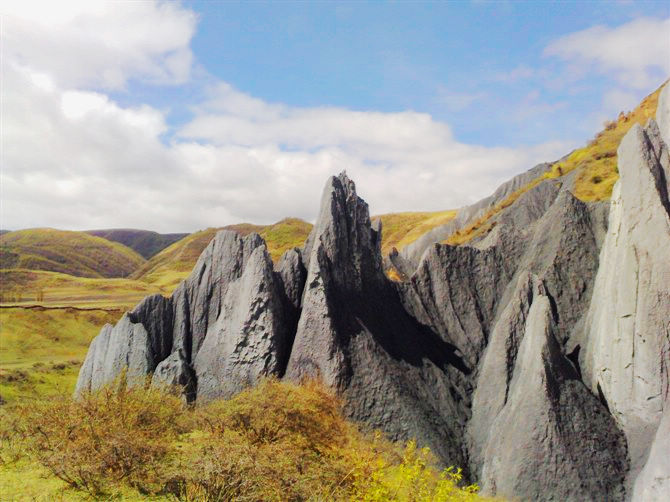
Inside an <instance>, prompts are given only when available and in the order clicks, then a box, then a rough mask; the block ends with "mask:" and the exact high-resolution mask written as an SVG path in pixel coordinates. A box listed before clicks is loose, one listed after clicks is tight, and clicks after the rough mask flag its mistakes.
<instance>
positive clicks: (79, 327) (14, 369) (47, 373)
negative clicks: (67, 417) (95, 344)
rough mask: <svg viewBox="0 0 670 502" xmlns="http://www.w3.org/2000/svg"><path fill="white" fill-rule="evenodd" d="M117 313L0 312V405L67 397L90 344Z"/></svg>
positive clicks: (29, 310)
mask: <svg viewBox="0 0 670 502" xmlns="http://www.w3.org/2000/svg"><path fill="white" fill-rule="evenodd" d="M121 314H122V312H121V311H104V310H78V309H76V308H66V309H50V308H39V309H27V308H21V307H14V308H2V309H0V401H1V402H4V403H9V404H11V403H15V402H26V400H34V399H38V398H46V397H49V396H53V395H59V394H64V393H65V394H71V393H72V391H73V390H74V385H75V383H76V380H77V374H78V373H79V366H80V365H81V363H82V361H83V360H84V357H85V356H86V352H87V351H88V346H89V344H90V343H91V340H92V339H93V337H95V336H96V335H97V334H98V332H99V331H100V328H102V326H104V325H105V324H107V323H115V322H116V321H117V320H118V319H119V318H120V317H121Z"/></svg>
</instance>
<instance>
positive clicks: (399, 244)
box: [372, 210, 458, 256]
mask: <svg viewBox="0 0 670 502" xmlns="http://www.w3.org/2000/svg"><path fill="white" fill-rule="evenodd" d="M457 212H458V211H456V210H447V211H436V212H408V213H391V214H382V215H379V216H373V217H372V220H376V219H381V221H382V255H383V256H386V255H388V254H389V253H390V252H391V251H392V250H393V248H396V249H398V250H400V249H402V248H404V247H405V246H407V245H408V244H411V243H412V242H414V241H415V240H417V239H418V238H419V237H421V236H422V235H423V234H425V233H426V232H428V231H430V230H432V229H433V228H435V227H437V226H439V225H444V224H445V223H449V222H450V221H451V220H453V219H454V218H455V217H456V213H457Z"/></svg>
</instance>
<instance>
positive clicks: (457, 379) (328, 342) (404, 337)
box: [286, 175, 469, 465]
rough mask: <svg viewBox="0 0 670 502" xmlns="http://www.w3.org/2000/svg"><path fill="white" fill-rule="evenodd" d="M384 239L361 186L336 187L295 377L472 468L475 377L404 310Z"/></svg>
mask: <svg viewBox="0 0 670 502" xmlns="http://www.w3.org/2000/svg"><path fill="white" fill-rule="evenodd" d="M380 237H381V228H380V227H379V226H377V227H376V228H373V227H372V225H371V223H370V218H369V213H368V207H367V204H365V202H363V200H362V199H360V198H359V197H358V196H357V195H356V191H355V186H354V184H353V182H352V181H351V180H349V179H348V178H347V177H346V176H345V175H340V176H339V177H333V178H331V179H330V180H329V181H328V183H327V185H326V188H325V190H324V193H323V197H322V201H321V211H320V216H319V220H318V221H317V223H316V225H315V226H314V229H313V230H312V234H311V235H310V237H309V239H308V241H307V245H306V246H305V254H306V256H307V260H306V261H307V263H308V267H307V279H306V284H305V291H304V293H303V301H302V312H301V316H300V321H299V323H298V328H297V332H296V336H295V341H294V343H293V349H292V351H291V356H290V359H289V363H288V368H287V372H286V377H287V378H290V379H294V380H299V379H300V378H303V377H305V376H319V377H320V378H322V379H323V380H324V381H325V382H326V383H327V384H329V385H331V386H333V387H334V388H336V389H338V391H339V392H340V393H341V395H342V396H343V397H344V399H345V403H346V412H347V413H348V414H349V416H351V417H352V418H354V419H357V420H362V421H365V422H367V423H368V424H370V425H372V426H373V427H377V428H380V429H382V430H384V431H386V432H387V433H388V434H389V435H390V436H391V437H394V438H402V439H408V438H411V437H418V438H421V441H422V443H423V444H427V445H429V446H430V447H431V448H432V449H433V451H435V452H436V453H437V454H438V455H440V456H441V457H442V458H444V459H453V462H455V463H459V465H466V464H465V463H464V462H465V459H466V457H465V451H464V448H463V445H462V444H461V442H460V441H459V440H458V438H459V437H460V436H461V435H462V434H463V431H464V425H465V422H466V420H467V404H466V403H467V393H466V392H465V390H464V388H463V386H462V383H463V381H462V375H463V374H464V373H467V372H469V369H468V367H467V366H466V365H465V364H464V363H463V361H462V359H461V358H460V357H459V356H458V355H457V354H456V353H455V347H454V346H453V345H451V344H449V343H447V342H446V341H445V340H444V339H443V338H441V337H440V336H438V335H437V334H436V333H435V332H433V331H432V330H430V329H429V328H428V327H426V326H423V325H422V324H421V323H419V322H417V320H416V319H415V318H413V317H412V316H411V315H409V314H408V313H407V312H406V311H405V310H404V308H403V306H402V303H401V299H400V296H399V294H398V292H397V291H396V288H395V287H394V285H393V284H392V283H390V282H389V281H388V280H387V279H386V277H385V275H384V272H383V269H382V263H381V253H380Z"/></svg>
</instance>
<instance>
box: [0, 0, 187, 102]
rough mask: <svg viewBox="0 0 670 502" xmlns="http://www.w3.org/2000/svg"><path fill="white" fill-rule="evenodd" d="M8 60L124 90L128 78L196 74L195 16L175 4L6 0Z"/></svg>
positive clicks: (65, 79) (0, 11) (76, 81)
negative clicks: (193, 65) (193, 51)
mask: <svg viewBox="0 0 670 502" xmlns="http://www.w3.org/2000/svg"><path fill="white" fill-rule="evenodd" d="M0 15H1V16H2V19H3V30H2V40H1V42H2V45H3V49H2V50H3V57H4V58H5V60H8V61H13V62H14V63H15V64H18V65H24V66H27V67H28V68H29V69H31V70H33V71H40V72H43V73H46V74H49V75H50V76H51V78H53V79H55V80H56V81H57V82H59V83H60V84H61V85H64V86H71V87H82V86H96V87H97V86H99V87H103V88H108V89H119V88H123V87H124V86H125V84H126V82H127V81H128V79H129V78H131V77H134V78H140V79H143V80H147V81H151V82H159V83H177V84H178V83H182V82H184V81H186V80H187V79H188V78H189V74H190V68H191V62H192V54H191V50H190V48H189V43H190V40H191V37H192V36H193V34H194V32H195V27H196V22H197V18H196V16H195V14H194V13H193V12H192V11H190V10H186V9H183V8H181V7H180V6H179V4H178V3H173V2H164V3H158V2H148V1H147V2H145V1H142V2H140V1H138V2H123V3H120V2H111V1H105V2H99V1H82V2H74V1H64V2H54V1H50V0H47V1H42V2H35V1H26V0H19V1H11V0H10V1H6V2H3V3H2V6H1V7H0Z"/></svg>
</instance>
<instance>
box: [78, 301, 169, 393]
mask: <svg viewBox="0 0 670 502" xmlns="http://www.w3.org/2000/svg"><path fill="white" fill-rule="evenodd" d="M171 303H172V302H171V300H170V299H166V298H163V297H162V296H160V295H154V296H149V297H147V298H145V299H144V300H142V302H140V304H139V305H138V306H137V307H135V308H134V309H133V310H132V311H130V312H127V313H125V314H124V315H123V317H121V320H120V321H119V322H118V323H117V324H116V326H111V325H109V324H107V325H105V326H104V327H103V328H102V330H101V331H100V334H99V335H98V336H96V337H95V338H94V339H93V341H92V342H91V346H90V347H89V350H88V353H87V354H86V359H85V360H84V364H83V365H82V367H81V369H80V371H79V378H78V379H77V386H76V388H75V393H76V394H79V393H81V392H84V391H91V390H96V389H98V388H100V387H102V386H103V385H105V384H107V383H109V382H110V381H112V380H114V379H115V378H117V377H119V376H121V375H122V374H124V375H125V376H126V378H127V380H128V381H129V382H130V383H131V384H134V383H138V382H143V381H145V380H146V377H147V375H149V374H151V373H153V371H154V370H155V369H156V366H157V365H158V364H159V363H160V362H161V361H162V360H163V359H165V358H166V357H167V356H168V355H169V354H170V351H171V350H172V337H171V336H170V329H171V327H172V309H171Z"/></svg>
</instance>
